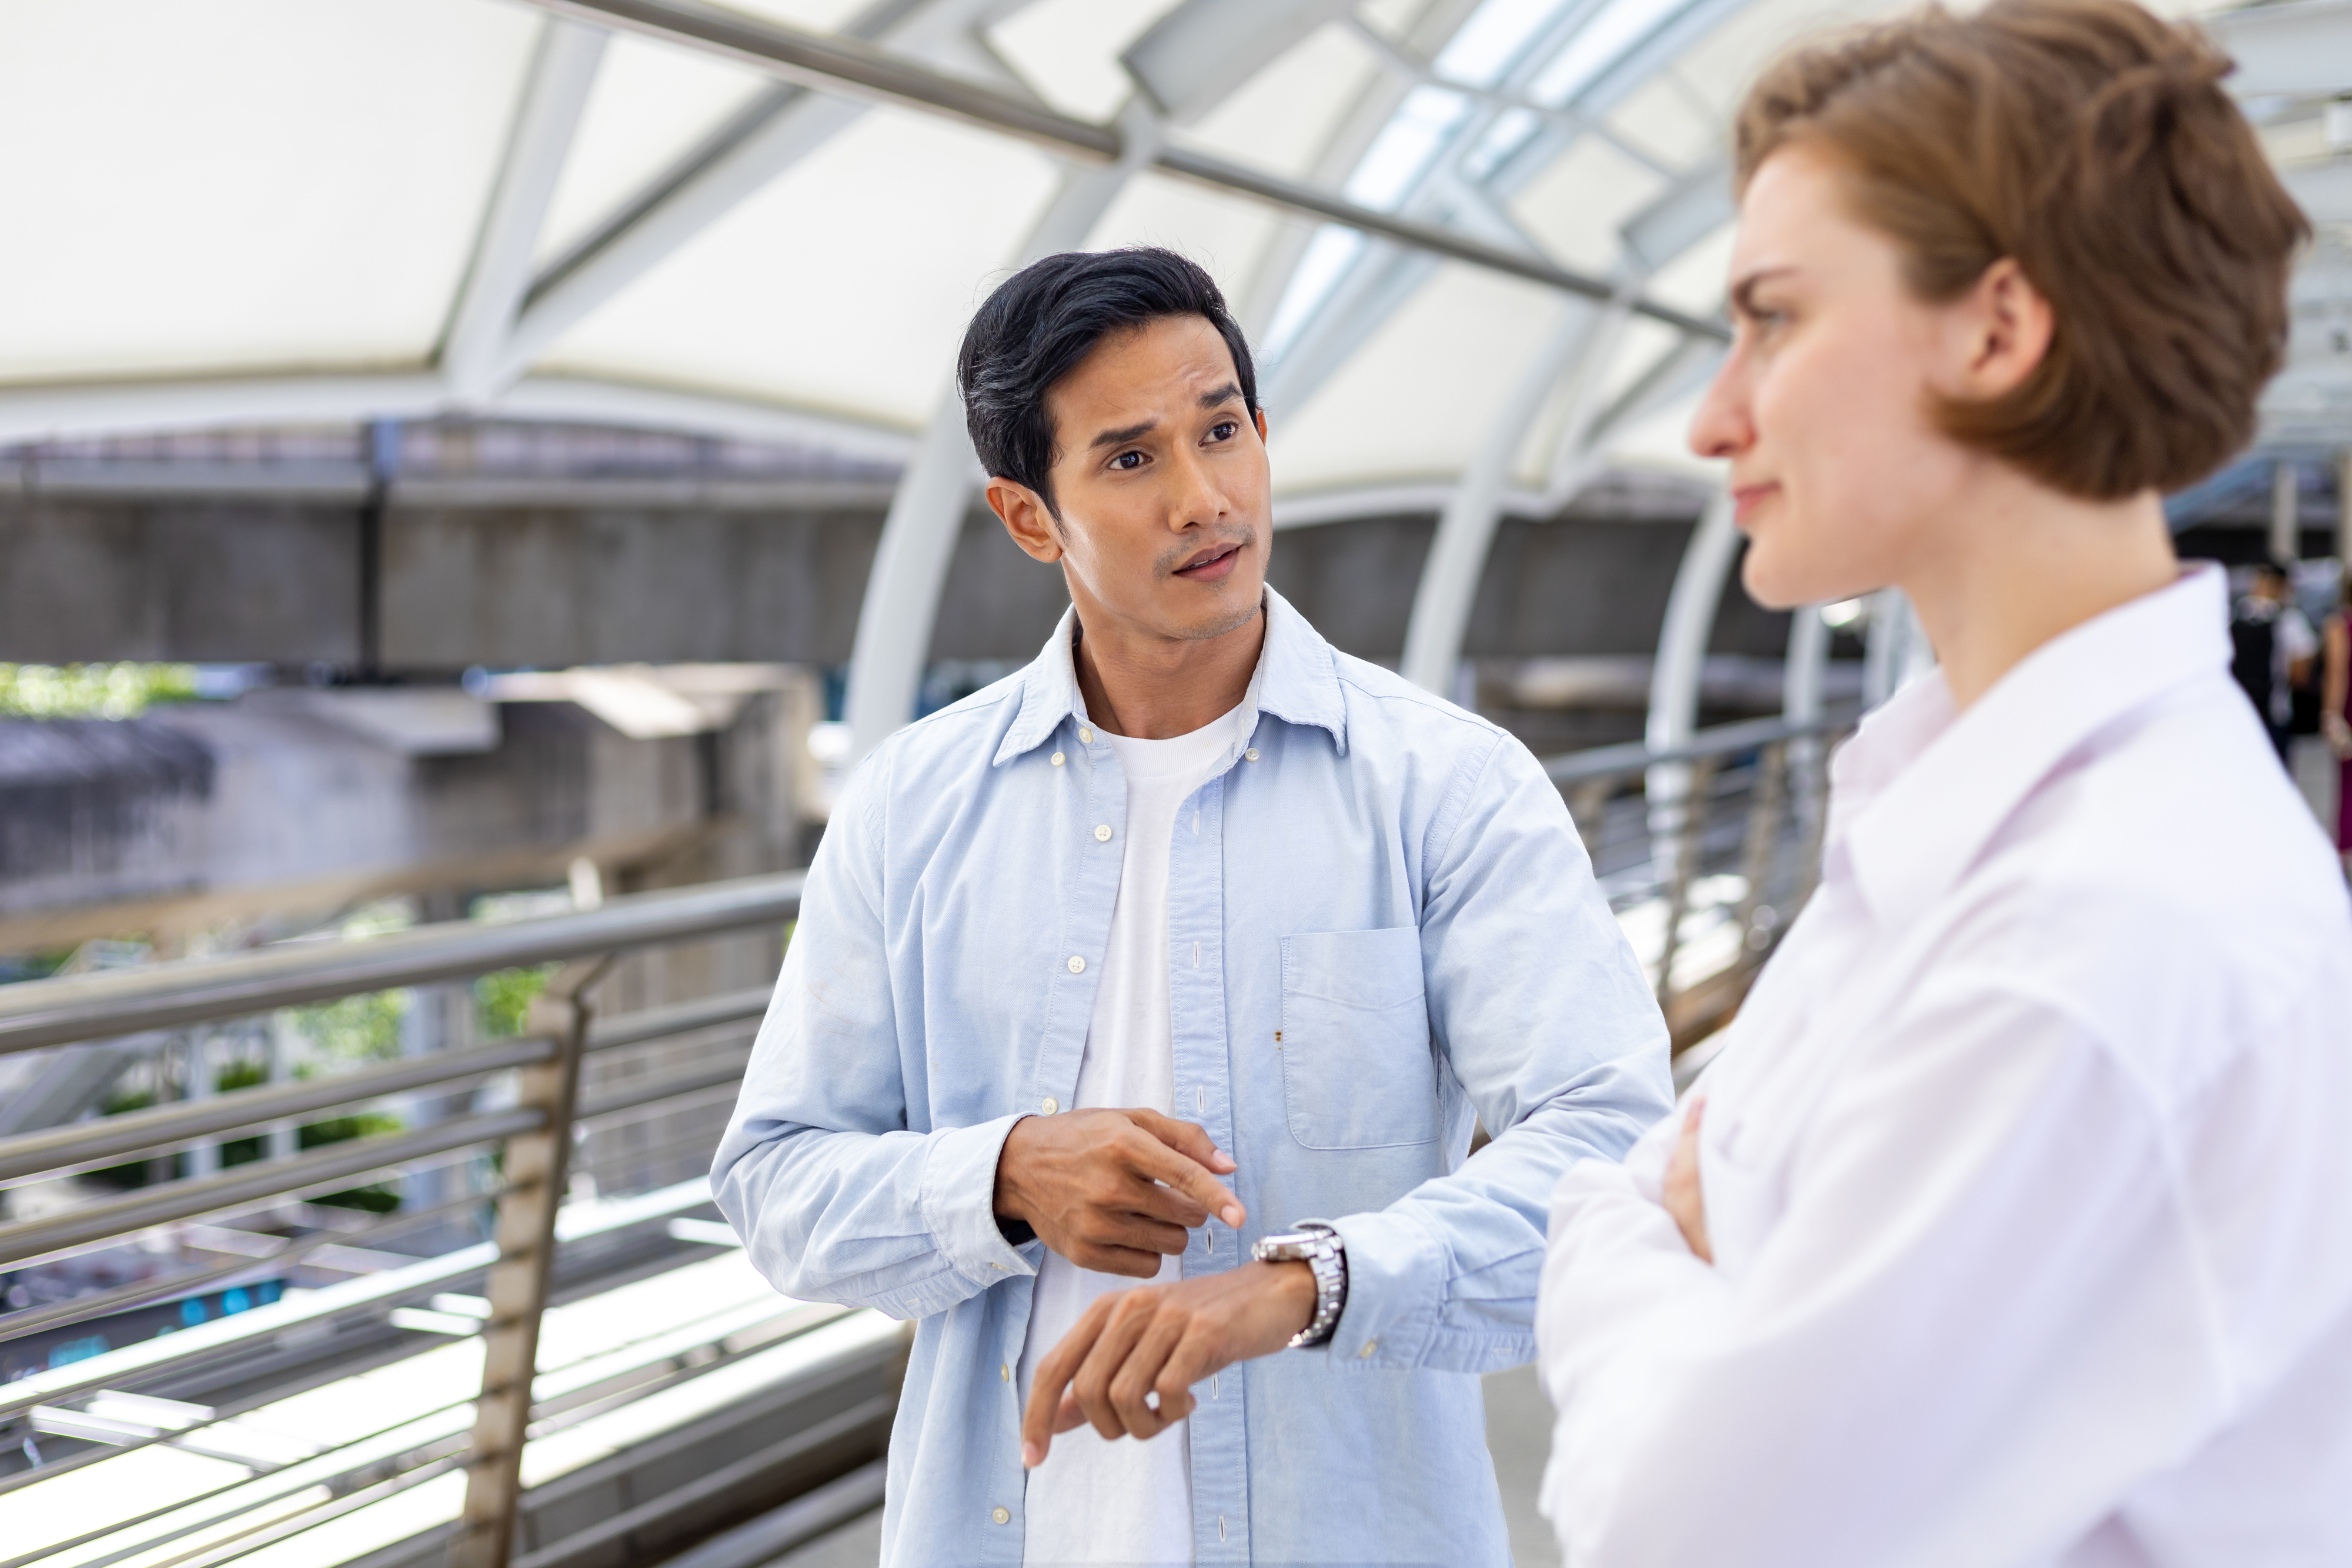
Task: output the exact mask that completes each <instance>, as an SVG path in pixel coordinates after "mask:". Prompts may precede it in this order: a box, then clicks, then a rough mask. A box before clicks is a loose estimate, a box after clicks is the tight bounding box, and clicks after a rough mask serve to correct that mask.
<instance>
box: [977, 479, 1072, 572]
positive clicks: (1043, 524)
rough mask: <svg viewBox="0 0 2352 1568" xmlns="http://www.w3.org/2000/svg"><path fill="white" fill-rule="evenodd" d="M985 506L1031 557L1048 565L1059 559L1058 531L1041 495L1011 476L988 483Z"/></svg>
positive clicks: (1059, 532) (1060, 541)
mask: <svg viewBox="0 0 2352 1568" xmlns="http://www.w3.org/2000/svg"><path fill="white" fill-rule="evenodd" d="M988 509H989V510H990V511H992V512H994V513H995V514H996V518H997V521H999V522H1001V523H1003V525H1004V531H1005V532H1006V533H1008V534H1011V535H1012V536H1013V543H1014V544H1016V545H1019V546H1020V547H1021V549H1022V550H1023V552H1024V553H1025V554H1026V555H1027V556H1028V557H1029V559H1032V560H1042V561H1045V562H1046V563H1047V564H1048V565H1050V564H1052V563H1053V562H1055V561H1057V560H1059V559H1062V530H1061V528H1059V527H1058V526H1057V525H1056V523H1055V518H1054V513H1053V509H1052V508H1051V507H1047V506H1046V505H1045V497H1042V496H1040V495H1038V494H1037V492H1036V491H1034V490H1032V489H1031V488H1030V487H1029V486H1026V485H1024V484H1020V483H1018V482H1017V481H1014V480H1012V479H993V478H992V479H991V480H989V482H988Z"/></svg>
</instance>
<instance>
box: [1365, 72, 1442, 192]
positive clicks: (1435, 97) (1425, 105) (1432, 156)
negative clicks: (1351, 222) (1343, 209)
mask: <svg viewBox="0 0 2352 1568" xmlns="http://www.w3.org/2000/svg"><path fill="white" fill-rule="evenodd" d="M1469 113H1470V100H1469V99H1467V98H1465V97H1464V96H1463V95H1462V94H1460V93H1458V92H1450V91H1448V90H1446V89H1444V88H1442V87H1417V88H1415V89H1412V91H1411V92H1409V93H1407V94H1405V99H1404V102H1403V103H1402V104H1401V105H1399V106H1398V109H1397V111H1396V113H1395V115H1394V116H1393V117H1392V118H1391V120H1389V122H1388V124H1387V125H1385V126H1383V127H1381V133H1380V135H1378V136H1377V137H1375V138H1373V140H1372V145H1371V147H1370V150H1369V151H1367V152H1365V153H1364V156H1363V161H1362V162H1359V163H1358V164H1357V165H1356V170H1355V172H1354V173H1352V174H1350V175H1349V176H1348V183H1347V192H1348V199H1349V201H1352V202H1361V203H1362V204H1364V205H1366V206H1368V207H1381V208H1389V207H1393V206H1395V205H1396V204H1397V202H1398V200H1399V199H1400V198H1402V196H1403V195H1404V193H1405V192H1406V191H1407V190H1408V189H1410V188H1411V187H1412V183H1413V182H1414V181H1415V180H1418V179H1419V178H1421V176H1422V173H1423V171H1425V170H1427V169H1428V167H1429V166H1430V164H1432V163H1433V162H1436V159H1437V154H1438V152H1440V151H1441V150H1442V149H1443V148H1444V145H1445V142H1446V139H1447V138H1448V137H1450V136H1451V135H1452V134H1453V133H1454V128H1455V127H1457V126H1459V125H1460V124H1461V123H1462V122H1463V120H1465V119H1467V118H1468V117H1469Z"/></svg>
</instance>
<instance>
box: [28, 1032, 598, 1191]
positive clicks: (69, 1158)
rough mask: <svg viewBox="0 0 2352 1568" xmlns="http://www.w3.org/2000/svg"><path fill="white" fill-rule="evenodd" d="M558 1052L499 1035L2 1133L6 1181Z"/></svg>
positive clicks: (59, 1172)
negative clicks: (327, 1074) (302, 1077)
mask: <svg viewBox="0 0 2352 1568" xmlns="http://www.w3.org/2000/svg"><path fill="white" fill-rule="evenodd" d="M554 1054H555V1042H554V1041H552V1040H544V1039H530V1038H526V1039H522V1040H495V1041H493V1042H491V1043H490V1044H488V1045H478V1046H469V1047H467V1048H465V1049H463V1050H458V1051H438V1052H436V1053H435V1054H433V1055H431V1056H418V1057H411V1058H408V1059H407V1060H405V1061H388V1062H385V1063H384V1064H383V1065H382V1066H380V1067H365V1068H362V1069H360V1070H359V1071H355V1072H346V1073H341V1074H339V1075H338V1076H336V1077H333V1078H317V1079H311V1080H309V1081H307V1082H299V1083H287V1084H281V1085H278V1086H275V1087H271V1088H257V1089H240V1090H237V1091H236V1092H234V1093H229V1094H221V1095H216V1096H215V1097H214V1098H212V1099H209V1100H195V1101H184V1102H182V1103H179V1104H175V1105H157V1106H154V1107H152V1109H149V1110H145V1111H130V1112H126V1113H123V1114H121V1115H119V1116H105V1117H101V1118H100V1119H99V1120H97V1121H95V1122H72V1123H68V1124H66V1125H65V1126H62V1127H47V1128H44V1129H43V1130H41V1131H40V1132H37V1133H25V1134H19V1135H18V1136H16V1137H13V1138H0V1184H5V1183H8V1182H13V1181H16V1180H17V1179H18V1178H19V1177H23V1176H34V1175H43V1176H70V1175H74V1174H77V1173H79V1172H80V1171H85V1170H89V1169H92V1168H94V1167H96V1166H102V1165H109V1164H111V1163H113V1162H114V1161H116V1160H119V1159H122V1158H124V1157H126V1156H128V1155H146V1154H156V1153H161V1152H163V1151H165V1150H169V1149H172V1148H174V1147H177V1146H179V1145H184V1144H188V1143H192V1142H194V1141H195V1140H197V1139H200V1138H211V1137H216V1136H218V1135H219V1134H223V1133H231V1132H236V1131H240V1130H242V1129H244V1128H247V1127H250V1126H252V1125H253V1124H256V1123H259V1122H277V1121H282V1120H285V1119H286V1118H288V1117H292V1116H307V1115H309V1114H310V1113H312V1112H314V1111H324V1110H329V1109H331V1108H332V1107H334V1106H338V1105H351V1104H356V1103H359V1102H361V1101H362V1100H374V1099H378V1098H380V1097H382V1096H383V1095H386V1094H397V1093H401V1092H404V1091H407V1090H412V1089H422V1088H425V1087H427V1086H429V1085H435V1084H445V1083H452V1082H457V1081H458V1080H460V1079H466V1078H479V1077H482V1076H484V1075H485V1074H488V1073H491V1072H497V1071H500V1070H502V1069H505V1068H509V1067H520V1066H522V1065H523V1064H524V1063H526V1062H531V1061H546V1060H547V1059H548V1058H549V1057H551V1056H553V1055H554Z"/></svg>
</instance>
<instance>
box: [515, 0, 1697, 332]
mask: <svg viewBox="0 0 2352 1568" xmlns="http://www.w3.org/2000/svg"><path fill="white" fill-rule="evenodd" d="M531 3H532V4H534V5H539V6H541V8H543V9H546V10H551V11H554V12H557V13H558V14H561V15H565V16H579V17H583V18H587V19H591V20H600V21H604V22H607V23H609V24H611V25H613V26H621V27H626V28H628V29H629V30H631V31H635V32H639V33H644V34H646V35H647V36H648V37H660V38H666V39H668V40H669V41H671V42H673V43H678V44H683V45H686V46H688V47H694V48H698V49H701V50H704V51H705V52H708V53H710V54H713V55H716V56H719V57H722V58H726V59H730V60H734V61H736V62H737V63H739V64H748V65H751V66H754V67H757V68H761V69H765V70H769V71H772V72H773V73H775V74H777V75H780V76H782V77H784V78H787V79H790V80H794V81H801V82H803V83H804V84H808V85H816V86H820V87H822V88H824V90H826V91H828V92H840V93H844V94H848V95H851V96H854V97H857V98H860V99H866V100H867V101H869V102H880V103H889V104H893V105H896V106H898V107H900V108H907V109H913V110H918V111H920V112H924V113H930V114H938V115H943V116H946V117H947V118H950V119H953V120H962V121H964V122H966V123H969V124H973V125H978V126H982V127H984V128H986V129H989V130H993V131H1001V132H1003V134H1006V135H1009V136H1013V137H1016V138H1019V139H1021V140H1024V141H1030V142H1033V143H1035V144H1037V145H1039V146H1042V147H1044V148H1045V149H1046V150H1047V151H1049V152H1054V153H1055V154H1056V155H1058V156H1061V157H1065V158H1072V159H1076V160H1081V161H1091V162H1106V163H1109V162H1118V160H1119V159H1120V157H1121V156H1122V155H1123V153H1124V152H1125V151H1126V142H1125V141H1124V139H1123V138H1122V136H1121V135H1120V132H1119V131H1118V130H1117V129H1116V128H1114V127H1111V126H1108V125H1097V124H1095V123H1093V122H1091V121H1088V120H1078V119H1076V118H1073V117H1071V116H1069V115H1065V114H1058V113H1055V112H1054V111H1053V110H1045V109H1040V108H1037V107H1035V106H1034V105H1033V104H1031V103H1028V102H1025V101H1024V100H1022V99H1016V98H1013V96H1011V95H1010V94H1007V93H1004V92H1001V91H998V90H996V89H992V88H988V87H983V86H981V85H980V84H977V83H974V82H971V81H966V80H963V79H961V78H954V77H949V76H944V75H941V74H940V73H939V72H937V71H933V70H930V69H929V68H925V67H923V66H922V65H920V64H918V63H916V62H915V61H912V60H909V59H907V58H905V57H902V56H899V55H895V54H892V53H891V52H889V51H887V50H884V49H877V48H873V47H868V46H866V45H862V44H858V43H856V42H854V41H852V40H845V39H839V38H830V37H819V36H817V35H815V34H812V33H803V32H801V31H799V30H798V29H795V28H791V27H782V26H775V25H773V24H770V23H764V22H758V21H754V20H751V19H750V18H748V17H739V16H735V15H733V14H730V13H721V12H719V11H716V10H713V9H711V8H709V7H706V6H703V5H696V4H693V3H691V0H531ZM1150 164H1151V167H1153V168H1155V169H1157V170H1158V171H1159V172H1161V173H1165V174H1173V175H1176V176H1177V177H1179V178H1181V179H1187V180H1192V181H1195V182H1197V183H1201V184H1204V185H1208V186H1211V187H1213V188H1214V189H1217V190H1221V191H1224V192H1227V193H1234V194H1239V195H1244V196H1249V197H1253V198H1255V199H1256V200H1258V201H1262V202H1265V203H1267V204H1271V205H1274V206H1277V207H1284V208H1287V209H1289V210H1291V211H1294V212H1302V213H1310V214H1315V215H1317V216H1319V217H1325V218H1329V219H1331V220H1332V221H1333V222H1336V223H1341V224H1345V225H1349V227H1353V228H1358V229H1361V230H1363V231H1364V232H1366V233H1368V234H1373V235H1381V237H1383V238H1387V239H1391V240H1396V241H1399V242H1401V243H1402V244H1403V245H1405V246H1410V247H1412V248H1413V249H1417V250H1423V251H1428V252H1432V253H1433V254H1435V255H1439V256H1450V257H1452V258H1453V259H1454V260H1457V261H1465V262H1468V263H1470V264H1471V265H1473V266H1475V267H1488V268H1491V269H1493V270H1495V271H1498V272H1505V273H1509V274H1512V275H1513V276H1516V277H1525V278H1528V279H1529V280H1531V281H1533V282H1537V283H1540V284H1543V285H1545V286H1547V287H1552V288H1557V289H1559V290H1561V291H1562V292H1565V293H1569V294H1577V295H1582V296H1584V297H1585V298H1607V297H1608V295H1609V293H1610V289H1609V287H1608V285H1606V284H1605V283H1602V282H1601V281H1600V280H1599V279H1596V278H1592V277H1586V276H1585V275H1584V274H1582V273H1579V272H1575V271H1572V270H1570V268H1567V267H1557V266H1554V265H1552V264H1551V263H1549V262H1548V261H1545V260H1542V259H1541V258H1538V257H1531V256H1518V255H1515V254H1513V253H1510V252H1508V251H1505V250H1501V249H1499V248H1497V247H1496V246H1490V245H1486V244H1485V243H1483V242H1480V241H1476V240H1473V239H1470V238H1468V237H1467V236H1465V235H1460V234H1456V233H1453V232H1451V231H1448V230H1446V229H1444V228H1441V227H1439V226H1438V225H1433V224H1426V223H1421V222H1417V221H1415V220H1412V219H1410V218H1401V217H1397V216H1395V215H1393V214H1389V213H1383V212H1379V211H1376V210H1374V209H1372V208H1370V207H1365V206H1361V205H1360V204H1356V203H1354V202H1350V201H1349V200H1347V199H1346V198H1345V197H1343V196H1339V195H1337V194H1334V193H1330V192H1326V191H1322V190H1318V189H1316V188H1313V187H1311V186H1307V185H1304V184H1301V183H1298V182H1297V181H1292V180H1286V179H1284V178H1281V177H1280V176H1278V175H1272V174H1266V173H1263V172H1259V171H1257V170H1254V169H1245V168H1244V167H1242V166H1241V165H1239V164H1235V163H1231V162H1226V161H1225V160H1223V159H1222V158H1217V157H1213V156H1212V155H1210V154H1208V153H1205V152H1194V151H1192V150H1191V149H1189V148H1181V147H1162V148H1160V149H1158V150H1157V151H1156V152H1154V154H1153V155H1152V157H1151V160H1150ZM1633 310H1634V312H1635V313H1636V314H1637V315H1642V316H1646V317H1649V318H1651V319H1654V320H1657V321H1660V322H1663V323H1664V324H1666V325H1668V326H1671V327H1674V328H1676V329H1679V330H1682V331H1685V332H1696V333H1698V334H1700V335H1702V336H1716V337H1721V336H1724V335H1726V329H1725V328H1724V327H1723V326H1722V325H1721V324H1720V323H1717V322H1712V321H1706V320H1703V319H1699V318H1697V317H1695V316H1692V315H1689V314H1687V313H1686V312H1684V311H1681V310H1677V309H1675V308H1673V307H1672V306H1668V305H1663V304H1659V303H1657V302H1656V301H1654V300H1648V299H1642V300H1636V301H1635V302H1634V304H1633Z"/></svg>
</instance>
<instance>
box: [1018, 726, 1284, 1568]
mask: <svg viewBox="0 0 2352 1568" xmlns="http://www.w3.org/2000/svg"><path fill="white" fill-rule="evenodd" d="M1241 720H1242V710H1241V709H1240V708H1239V707H1235V708H1234V710H1233V711H1232V712H1230V713H1228V714H1226V715H1225V716H1223V717H1222V718H1219V719H1216V720H1214V721H1213V722H1212V723H1210V724H1208V725H1205V726H1203V727H1201V728H1199V729H1196V730H1194V731H1193V732H1192V734H1190V735H1180V736H1178V737H1175V738H1174V739H1172V740H1134V739H1130V738H1129V737H1126V736H1120V735H1112V734H1111V733H1109V732H1108V730H1106V731H1104V732H1102V733H1103V738H1104V739H1105V740H1107V741H1108V742H1109V743H1110V747H1111V749H1112V750H1113V751H1114V752H1116V753H1117V754H1118V763H1119V768H1120V769H1121V771H1123V772H1124V773H1125V774H1126V775H1127V831H1126V838H1125V841H1126V853H1125V854H1124V855H1123V856H1122V857H1121V858H1120V861H1119V873H1118V902H1117V904H1114V905H1113V906H1112V909H1111V916H1110V942H1109V945H1108V949H1107V950H1106V952H1105V953H1104V956H1103V972H1102V980H1101V983H1100V984H1099V985H1098V986H1097V988H1096V989H1095V1007H1094V1014H1093V1017H1092V1018H1091V1019H1089V1020H1088V1021H1087V1052H1086V1057H1085V1059H1084V1061H1082V1062H1081V1063H1080V1065H1079V1068H1078V1092H1077V1097H1076V1100H1075V1101H1074V1102H1072V1106H1071V1108H1072V1109H1073V1110H1076V1109H1080V1108H1083V1107H1087V1106H1106V1107H1131V1106H1144V1107H1147V1108H1149V1109H1150V1110H1154V1111H1158V1112H1159V1113H1161V1114H1162V1115H1174V1114H1175V1112H1176V1051H1175V1045H1174V1042H1173V1040H1172V1039H1171V1025H1170V1021H1169V1012H1168V851H1169V843H1170V839H1171V835H1172V834H1173V833H1174V832H1175V831H1176V815H1177V810H1178V809H1179V808H1180V807H1181V806H1182V805H1183V803H1184V801H1185V800H1186V799H1187V798H1188V797H1189V796H1190V795H1191V794H1192V791H1194V790H1195V789H1199V788H1200V787H1201V786H1202V784H1204V783H1206V782H1208V780H1209V779H1211V778H1213V777H1214V776H1215V775H1216V773H1217V772H1218V771H1219V770H1220V769H1222V768H1223V767H1224V765H1225V764H1226V763H1227V762H1228V761H1230V760H1231V759H1232V757H1233V754H1234V748H1235V747H1238V746H1240V745H1241V743H1242V734H1241ZM1181 1271H1182V1270H1181V1260H1179V1259H1175V1258H1167V1259H1163V1260H1161V1261H1160V1273H1159V1276H1158V1281H1154V1282H1162V1283H1164V1282H1167V1281H1173V1280H1175V1279H1178V1278H1179V1277H1181ZM1146 1282H1147V1281H1142V1280H1137V1279H1131V1278H1129V1277H1128V1276H1126V1275H1121V1274H1100V1273H1097V1272H1095V1271H1094V1270H1091V1269H1081V1268H1079V1267H1078V1266H1077V1265H1076V1264H1075V1263H1073V1262H1071V1261H1070V1260H1067V1259H1066V1258H1063V1257H1060V1256H1058V1255H1056V1254H1055V1253H1052V1252H1048V1253H1047V1254H1046V1255H1045V1261H1044V1262H1043V1263H1042V1264H1040V1265H1039V1266H1038V1270H1037V1283H1036V1286H1035V1291H1034V1295H1033V1296H1032V1297H1031V1301H1030V1308H1029V1333H1028V1337H1027V1339H1026V1340H1025V1341H1024V1343H1023V1344H1022V1347H1021V1389H1022V1396H1023V1399H1024V1402H1025V1400H1026V1399H1027V1396H1028V1390H1029V1384H1030V1378H1031V1376H1032V1375H1034V1372H1035V1371H1036V1367H1037V1363H1038V1362H1040V1361H1041V1360H1043V1359H1044V1358H1045V1355H1046V1354H1047V1353H1048V1352H1050V1351H1051V1350H1052V1349H1053V1348H1054V1346H1055V1345H1056V1344H1059V1343H1061V1341H1062V1336H1063V1335H1064V1334H1066V1333H1068V1332H1069V1331H1070V1329H1071V1328H1072V1327H1074V1326H1075V1325H1076V1322H1077V1321H1078V1319H1079V1318H1080V1317H1081V1316H1082V1315H1083V1314H1084V1313H1085V1312H1086V1310H1087V1307H1088V1306H1090V1305H1092V1304H1093V1302H1094V1300H1095V1298H1096V1297H1097V1296H1101V1295H1105V1294H1108V1292H1110V1291H1127V1290H1132V1289H1134V1288H1135V1287H1136V1286H1138V1285H1141V1284H1144V1283H1146ZM1023 1514H1024V1537H1023V1544H1022V1554H1021V1561H1022V1563H1023V1564H1024V1568H1064V1565H1065V1564H1076V1563H1096V1564H1108V1563H1118V1564H1119V1565H1120V1568H1130V1565H1131V1568H1163V1565H1168V1564H1178V1565H1184V1568H1189V1565H1190V1564H1191V1563H1192V1450H1191V1448H1190V1445H1189V1441H1188V1434H1187V1431H1186V1427H1185V1424H1184V1423H1183V1422H1181V1421H1179V1422H1178V1423H1176V1425H1174V1426H1173V1427H1169V1428H1168V1429H1167V1430H1166V1431H1164V1432H1162V1433H1160V1436H1158V1437H1154V1438H1152V1439H1151V1440H1150V1441H1149V1442H1140V1443H1139V1442H1137V1441H1136V1440H1135V1439H1133V1438H1132V1437H1121V1438H1119V1439H1118V1441H1116V1442H1106V1441H1105V1440H1104V1439H1103V1437H1101V1435H1100V1434H1098V1433H1097V1432H1096V1431H1095V1429H1094V1428H1093V1427H1078V1428H1077V1429H1076V1431H1073V1432H1065V1433H1063V1434H1061V1435H1060V1436H1059V1437H1055V1439H1054V1444H1053V1447H1052V1448H1051V1449H1049V1450H1048V1451H1047V1453H1046V1455H1045V1463H1044V1464H1042V1465H1040V1466H1038V1467H1037V1468H1036V1469H1034V1470H1032V1471H1030V1472H1029V1490H1028V1495H1027V1501H1026V1503H1025V1504H1024V1508H1023Z"/></svg>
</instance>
